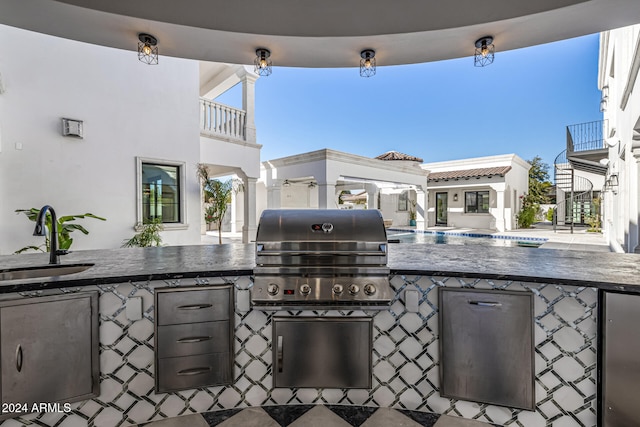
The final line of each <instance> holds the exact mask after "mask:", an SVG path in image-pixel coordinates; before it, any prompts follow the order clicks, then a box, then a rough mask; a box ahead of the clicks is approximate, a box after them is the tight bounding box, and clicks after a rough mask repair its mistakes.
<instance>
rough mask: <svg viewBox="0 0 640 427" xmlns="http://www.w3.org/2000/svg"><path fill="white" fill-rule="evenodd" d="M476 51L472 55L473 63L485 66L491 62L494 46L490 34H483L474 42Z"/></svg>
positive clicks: (493, 55) (477, 65)
mask: <svg viewBox="0 0 640 427" xmlns="http://www.w3.org/2000/svg"><path fill="white" fill-rule="evenodd" d="M475 46H476V51H475V55H474V56H473V65H475V66H476V67H486V66H487V65H489V64H492V63H493V59H494V57H495V51H496V47H495V46H494V44H493V37H492V36H485V37H482V38H480V39H478V40H476V43H475Z"/></svg>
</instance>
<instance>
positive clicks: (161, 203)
mask: <svg viewBox="0 0 640 427" xmlns="http://www.w3.org/2000/svg"><path fill="white" fill-rule="evenodd" d="M137 172H138V173H137V175H138V189H137V192H138V218H137V222H138V223H142V224H145V223H149V222H152V221H154V220H156V219H159V220H160V221H161V222H162V223H163V224H165V226H168V227H170V228H172V227H173V226H182V225H185V223H186V220H185V218H186V214H185V198H184V194H185V192H184V182H185V163H184V162H172V161H164V160H155V159H144V158H137Z"/></svg>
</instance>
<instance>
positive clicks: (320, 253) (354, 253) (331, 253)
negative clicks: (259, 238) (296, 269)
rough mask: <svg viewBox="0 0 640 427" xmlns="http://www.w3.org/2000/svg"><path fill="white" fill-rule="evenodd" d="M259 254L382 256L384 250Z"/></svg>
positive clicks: (271, 254) (267, 252)
mask: <svg viewBox="0 0 640 427" xmlns="http://www.w3.org/2000/svg"><path fill="white" fill-rule="evenodd" d="M258 254H259V255H261V256H283V255H289V256H300V255H312V256H354V255H355V256H384V255H386V252H385V251H368V252H354V251H258Z"/></svg>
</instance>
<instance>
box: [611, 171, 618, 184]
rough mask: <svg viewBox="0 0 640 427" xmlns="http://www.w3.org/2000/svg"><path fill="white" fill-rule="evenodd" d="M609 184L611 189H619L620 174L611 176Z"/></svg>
mask: <svg viewBox="0 0 640 427" xmlns="http://www.w3.org/2000/svg"><path fill="white" fill-rule="evenodd" d="M609 182H610V184H611V187H617V186H618V174H617V173H614V174H611V176H610V177H609Z"/></svg>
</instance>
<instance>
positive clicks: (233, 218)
mask: <svg viewBox="0 0 640 427" xmlns="http://www.w3.org/2000/svg"><path fill="white" fill-rule="evenodd" d="M237 202H238V195H237V194H236V192H235V191H232V192H231V215H230V216H229V217H230V218H231V232H232V233H235V232H236V231H237V228H236V209H237V206H236V203H237Z"/></svg>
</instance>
